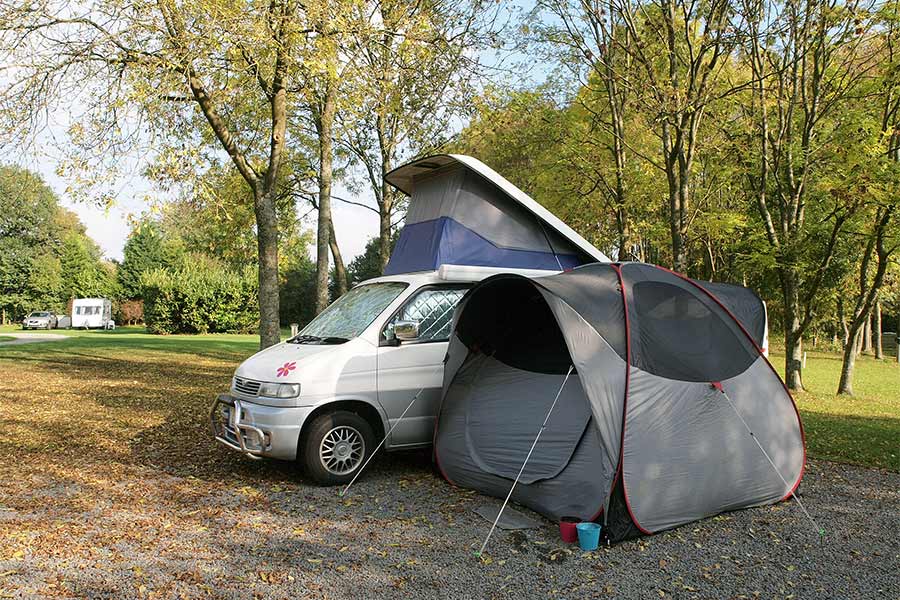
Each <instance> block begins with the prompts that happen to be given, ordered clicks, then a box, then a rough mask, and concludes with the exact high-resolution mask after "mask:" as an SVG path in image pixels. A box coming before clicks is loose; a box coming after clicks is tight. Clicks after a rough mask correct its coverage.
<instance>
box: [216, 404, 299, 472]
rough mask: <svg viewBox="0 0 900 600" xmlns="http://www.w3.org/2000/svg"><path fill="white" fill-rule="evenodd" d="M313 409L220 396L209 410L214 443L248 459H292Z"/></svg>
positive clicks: (295, 455) (294, 456) (295, 454)
mask: <svg viewBox="0 0 900 600" xmlns="http://www.w3.org/2000/svg"><path fill="white" fill-rule="evenodd" d="M313 408H314V407H312V406H301V407H293V408H284V407H273V406H263V405H261V404H254V403H252V402H248V401H246V400H240V399H239V398H235V397H234V396H231V395H230V394H219V395H218V396H217V397H216V399H215V401H214V402H213V403H212V406H211V407H210V410H209V422H210V427H211V428H212V433H213V436H214V437H215V439H216V441H217V442H219V443H221V444H224V445H225V446H227V447H229V448H231V449H232V450H235V451H237V452H240V453H242V454H244V455H246V456H249V457H250V458H255V459H259V458H262V457H264V456H267V457H270V458H280V459H283V460H295V459H296V458H297V444H298V442H299V441H300V430H301V429H302V428H303V422H304V421H305V420H306V417H307V416H309V413H311V412H312V411H313Z"/></svg>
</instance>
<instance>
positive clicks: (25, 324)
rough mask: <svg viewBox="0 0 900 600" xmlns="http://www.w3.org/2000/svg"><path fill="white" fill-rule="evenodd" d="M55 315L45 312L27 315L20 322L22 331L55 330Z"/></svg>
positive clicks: (40, 311) (39, 311)
mask: <svg viewBox="0 0 900 600" xmlns="http://www.w3.org/2000/svg"><path fill="white" fill-rule="evenodd" d="M55 328H56V315H54V314H53V313H51V312H47V311H45V310H38V311H34V312H32V313H29V314H28V316H27V317H25V318H24V319H23V320H22V329H55Z"/></svg>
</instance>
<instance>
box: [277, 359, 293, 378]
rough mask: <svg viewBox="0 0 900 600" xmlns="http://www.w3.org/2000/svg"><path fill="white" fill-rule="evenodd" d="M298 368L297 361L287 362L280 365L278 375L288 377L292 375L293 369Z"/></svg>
mask: <svg viewBox="0 0 900 600" xmlns="http://www.w3.org/2000/svg"><path fill="white" fill-rule="evenodd" d="M296 368H297V363H295V362H286V363H284V364H283V365H281V366H280V367H278V377H287V376H288V375H290V373H291V371H293V370H294V369H296Z"/></svg>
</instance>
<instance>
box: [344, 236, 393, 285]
mask: <svg viewBox="0 0 900 600" xmlns="http://www.w3.org/2000/svg"><path fill="white" fill-rule="evenodd" d="M398 237H400V234H399V232H395V233H394V234H393V235H392V236H391V252H393V251H394V244H396V243H397V238H398ZM378 242H379V240H378V238H377V237H374V238H372V239H370V240H369V241H368V242H367V243H366V248H365V250H363V253H362V254H360V255H359V256H357V257H356V258H354V259H353V261H352V262H351V263H350V265H349V266H348V267H347V277H348V278H349V280H350V285H356V284H357V283H360V282H363V281H365V280H367V279H372V278H374V277H381V276H382V275H383V274H384V273H383V271H382V269H381V258H380V255H379V252H378V250H379V245H378Z"/></svg>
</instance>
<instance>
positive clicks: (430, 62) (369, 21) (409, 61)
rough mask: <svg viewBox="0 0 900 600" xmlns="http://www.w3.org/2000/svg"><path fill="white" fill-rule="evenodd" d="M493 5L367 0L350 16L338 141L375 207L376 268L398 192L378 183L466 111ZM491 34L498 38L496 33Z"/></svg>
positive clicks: (461, 0) (397, 207) (437, 140)
mask: <svg viewBox="0 0 900 600" xmlns="http://www.w3.org/2000/svg"><path fill="white" fill-rule="evenodd" d="M495 11H496V8H492V7H491V6H490V5H487V4H485V3H483V2H479V1H471V0H442V1H441V2H434V3H430V2H421V3H412V4H410V3H409V2H403V1H399V0H387V1H384V2H374V3H371V2H367V3H362V4H360V5H359V6H358V10H357V12H356V13H355V15H354V17H353V23H354V27H353V30H354V32H355V35H354V37H353V40H352V43H353V44H354V46H355V48H356V51H355V52H354V53H353V54H352V56H351V57H350V58H349V60H350V65H349V67H350V69H349V74H351V77H350V79H349V81H350V85H349V86H346V90H345V94H347V95H349V96H350V98H351V99H352V100H351V106H350V107H348V110H346V111H344V114H343V119H342V120H343V121H344V127H343V135H342V136H341V138H340V143H341V144H342V145H343V146H344V147H345V148H347V149H348V150H349V152H350V154H351V156H352V157H353V159H354V160H355V162H356V163H357V164H358V165H360V166H361V167H362V171H363V173H364V175H363V179H364V180H365V182H366V184H367V186H368V187H369V189H370V191H371V193H372V195H373V197H374V199H375V209H374V210H375V211H376V212H377V213H378V239H379V256H380V261H381V263H382V264H381V266H382V269H383V268H384V266H385V265H387V262H388V259H389V258H390V248H391V232H392V228H393V226H394V225H395V224H396V222H397V220H398V217H399V215H400V213H401V212H402V210H403V208H404V207H405V203H404V196H403V195H402V194H400V193H398V192H397V191H396V190H393V189H392V188H391V187H390V186H385V185H384V184H383V178H384V175H385V174H386V173H387V172H389V171H390V170H391V169H393V168H394V167H396V166H398V164H397V163H398V160H399V159H400V157H401V156H404V155H405V156H410V155H422V154H427V153H428V152H431V151H433V150H434V149H435V148H437V147H439V146H440V145H441V144H442V143H443V142H444V141H445V140H446V137H447V130H448V129H449V128H450V126H451V124H452V122H453V120H454V119H455V118H458V117H460V116H461V115H463V114H464V111H465V110H466V107H467V105H468V100H469V99H470V98H471V96H472V93H473V91H474V85H473V84H474V83H475V80H476V78H477V77H478V76H479V75H480V74H481V72H482V68H481V65H480V64H479V63H478V60H477V56H478V55H477V53H476V50H478V49H480V48H482V47H484V46H485V45H486V41H487V37H488V36H490V35H492V34H495V33H497V31H496V27H495V23H494V20H493V15H494V13H495ZM494 39H496V38H494Z"/></svg>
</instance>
